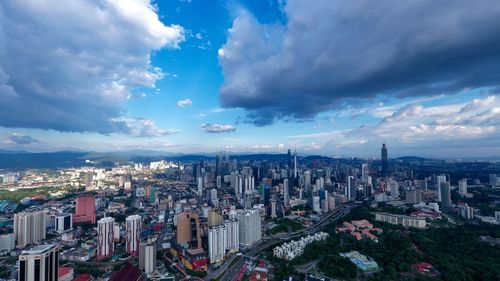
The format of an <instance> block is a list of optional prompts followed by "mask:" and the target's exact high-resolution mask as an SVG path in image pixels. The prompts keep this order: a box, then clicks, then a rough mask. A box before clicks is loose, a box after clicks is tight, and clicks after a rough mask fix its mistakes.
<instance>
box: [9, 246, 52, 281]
mask: <svg viewBox="0 0 500 281" xmlns="http://www.w3.org/2000/svg"><path fill="white" fill-rule="evenodd" d="M58 269H59V249H58V248H57V246H56V245H39V246H36V247H34V248H32V249H30V250H26V251H23V252H22V253H21V255H20V256H19V270H18V278H17V280H19V281H42V280H43V281H56V280H58Z"/></svg>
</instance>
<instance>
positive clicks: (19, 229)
mask: <svg viewBox="0 0 500 281" xmlns="http://www.w3.org/2000/svg"><path fill="white" fill-rule="evenodd" d="M14 234H15V236H16V240H17V244H18V246H19V247H20V248H24V247H26V246H27V245H29V244H35V243H38V242H40V241H42V240H43V239H45V237H46V234H47V221H46V213H45V211H36V212H20V213H17V214H15V215H14Z"/></svg>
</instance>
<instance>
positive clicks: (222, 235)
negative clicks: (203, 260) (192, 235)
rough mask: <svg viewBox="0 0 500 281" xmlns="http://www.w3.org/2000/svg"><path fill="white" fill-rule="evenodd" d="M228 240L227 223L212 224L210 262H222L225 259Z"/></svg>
mask: <svg viewBox="0 0 500 281" xmlns="http://www.w3.org/2000/svg"><path fill="white" fill-rule="evenodd" d="M227 240H228V239H227V228H226V225H225V224H221V225H215V226H211V227H210V228H209V229H208V258H209V260H210V263H220V262H222V261H223V260H224V257H225V255H226V250H227Z"/></svg>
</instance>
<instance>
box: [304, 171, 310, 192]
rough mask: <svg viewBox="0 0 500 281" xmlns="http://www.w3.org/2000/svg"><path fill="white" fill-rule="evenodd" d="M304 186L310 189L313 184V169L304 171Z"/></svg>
mask: <svg viewBox="0 0 500 281" xmlns="http://www.w3.org/2000/svg"><path fill="white" fill-rule="evenodd" d="M304 186H305V188H306V190H309V187H310V186H311V171H305V172H304Z"/></svg>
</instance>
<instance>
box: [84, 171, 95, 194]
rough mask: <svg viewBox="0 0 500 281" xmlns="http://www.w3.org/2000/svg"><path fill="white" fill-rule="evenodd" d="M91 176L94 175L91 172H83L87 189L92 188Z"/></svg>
mask: <svg viewBox="0 0 500 281" xmlns="http://www.w3.org/2000/svg"><path fill="white" fill-rule="evenodd" d="M93 177H94V175H93V174H92V172H87V173H86V174H85V187H86V188H87V190H91V189H92V180H93Z"/></svg>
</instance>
